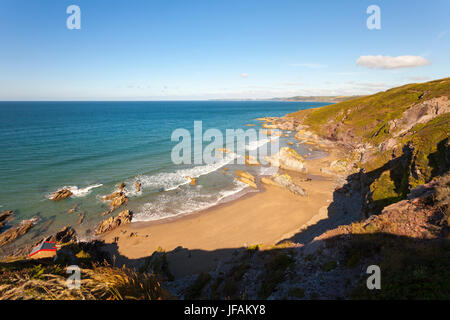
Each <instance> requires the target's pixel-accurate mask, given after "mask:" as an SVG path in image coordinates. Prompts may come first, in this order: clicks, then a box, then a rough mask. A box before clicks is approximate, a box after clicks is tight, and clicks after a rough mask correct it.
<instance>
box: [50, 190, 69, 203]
mask: <svg viewBox="0 0 450 320" xmlns="http://www.w3.org/2000/svg"><path fill="white" fill-rule="evenodd" d="M72 195H73V193H72V191H70V190H69V189H62V190H59V191H56V192H55V193H54V194H53V196H52V200H53V201H59V200H63V199H66V198H68V197H70V196H72Z"/></svg>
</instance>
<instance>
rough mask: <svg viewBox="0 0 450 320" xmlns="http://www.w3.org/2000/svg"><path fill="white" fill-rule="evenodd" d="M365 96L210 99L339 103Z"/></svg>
mask: <svg viewBox="0 0 450 320" xmlns="http://www.w3.org/2000/svg"><path fill="white" fill-rule="evenodd" d="M359 97H363V96H294V97H284V98H268V99H250V98H249V99H209V101H284V102H285V101H288V102H329V103H338V102H342V101H346V100H350V99H354V98H359Z"/></svg>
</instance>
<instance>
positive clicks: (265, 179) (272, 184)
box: [261, 177, 281, 187]
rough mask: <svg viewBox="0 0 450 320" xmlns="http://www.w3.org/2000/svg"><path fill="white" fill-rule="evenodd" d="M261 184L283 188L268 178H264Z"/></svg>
mask: <svg viewBox="0 0 450 320" xmlns="http://www.w3.org/2000/svg"><path fill="white" fill-rule="evenodd" d="M261 182H262V183H264V184H267V185H270V186H276V187H281V186H280V185H279V184H278V183H276V182H275V181H273V180H272V179H271V178H268V177H262V178H261Z"/></svg>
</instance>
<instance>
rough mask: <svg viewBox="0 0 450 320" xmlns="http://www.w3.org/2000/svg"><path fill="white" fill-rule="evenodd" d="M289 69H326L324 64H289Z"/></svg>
mask: <svg viewBox="0 0 450 320" xmlns="http://www.w3.org/2000/svg"><path fill="white" fill-rule="evenodd" d="M291 67H302V68H309V69H322V68H326V67H328V66H327V65H326V64H320V63H294V64H291Z"/></svg>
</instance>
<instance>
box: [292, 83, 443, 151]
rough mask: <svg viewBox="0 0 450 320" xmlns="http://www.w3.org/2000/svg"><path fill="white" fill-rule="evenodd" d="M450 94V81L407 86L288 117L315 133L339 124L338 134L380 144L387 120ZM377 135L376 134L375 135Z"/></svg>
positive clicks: (383, 136) (384, 135) (303, 111)
mask: <svg viewBox="0 0 450 320" xmlns="http://www.w3.org/2000/svg"><path fill="white" fill-rule="evenodd" d="M449 95H450V78H445V79H440V80H435V81H431V82H426V83H420V84H408V85H405V86H402V87H398V88H393V89H390V90H387V91H384V92H380V93H377V94H374V95H371V96H363V97H359V98H355V99H351V100H347V101H344V102H340V103H337V104H334V105H330V106H325V107H322V108H316V109H309V110H300V111H297V112H295V113H292V114H289V116H292V117H294V118H297V119H301V120H302V121H303V123H304V124H306V125H308V126H309V127H310V128H311V129H313V130H314V131H315V132H317V133H319V134H321V135H322V136H326V134H327V132H326V128H327V124H330V123H334V124H338V123H339V124H340V125H341V127H340V129H339V130H340V131H341V132H344V131H345V130H348V129H351V130H353V131H354V135H355V136H356V137H358V138H360V139H361V141H362V142H370V143H379V142H380V141H382V140H384V139H386V138H387V137H388V136H389V133H388V132H384V131H383V134H381V135H380V133H378V132H379V131H380V129H381V128H383V127H384V126H385V125H386V123H387V122H388V121H391V120H394V119H398V118H400V117H401V115H402V113H403V112H404V111H405V110H406V109H408V108H409V107H410V106H411V105H412V104H414V103H417V102H420V101H426V100H430V99H432V98H435V97H440V96H449ZM377 133H378V134H377Z"/></svg>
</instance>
